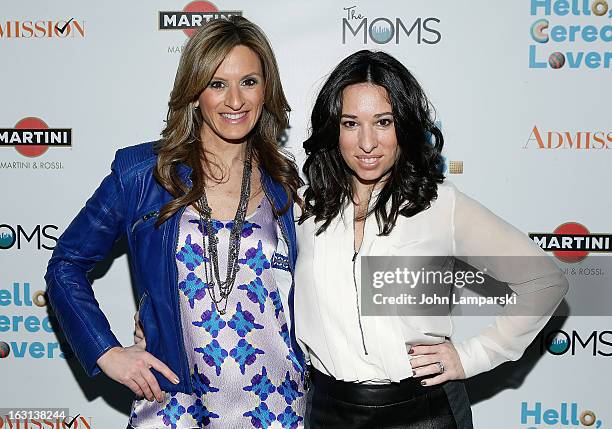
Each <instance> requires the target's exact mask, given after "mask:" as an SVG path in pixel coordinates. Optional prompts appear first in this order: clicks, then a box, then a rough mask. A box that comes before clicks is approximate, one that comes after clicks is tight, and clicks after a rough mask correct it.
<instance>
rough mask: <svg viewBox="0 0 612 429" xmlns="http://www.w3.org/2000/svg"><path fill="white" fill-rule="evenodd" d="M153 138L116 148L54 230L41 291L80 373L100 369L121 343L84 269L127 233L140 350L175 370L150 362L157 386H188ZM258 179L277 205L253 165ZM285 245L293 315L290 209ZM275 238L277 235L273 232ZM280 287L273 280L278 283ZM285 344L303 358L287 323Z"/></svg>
mask: <svg viewBox="0 0 612 429" xmlns="http://www.w3.org/2000/svg"><path fill="white" fill-rule="evenodd" d="M153 144H154V143H145V144H141V145H138V146H132V147H128V148H125V149H120V150H119V151H117V153H116V155H115V160H114V162H113V165H112V167H111V173H110V174H109V175H108V176H107V177H106V178H105V179H104V180H103V181H102V183H101V184H100V187H99V188H98V189H97V190H96V192H95V193H94V194H93V196H92V197H91V198H90V199H89V200H88V201H87V203H86V205H85V207H84V208H83V209H82V210H81V211H80V212H79V214H78V215H77V216H76V218H75V219H74V220H73V221H72V223H71V224H70V226H68V228H67V229H66V231H65V232H64V233H63V234H62V236H61V237H60V239H59V241H58V244H57V246H56V248H55V251H54V252H53V256H52V257H51V260H50V261H49V266H48V267H47V274H46V275H45V280H46V281H47V296H48V299H49V302H50V303H51V306H52V307H53V309H54V310H55V313H56V316H57V318H58V320H59V323H60V325H61V327H62V329H63V331H64V333H65V335H66V338H67V340H68V342H69V343H70V345H71V346H72V349H73V351H74V353H75V355H76V356H77V358H78V359H79V361H80V362H81V364H82V365H83V367H84V368H85V371H86V372H87V374H88V375H90V376H94V375H96V374H98V373H99V372H100V368H99V367H98V366H97V364H96V361H97V360H98V358H99V357H100V356H102V355H103V354H104V353H105V352H106V351H107V350H109V349H110V348H112V347H115V346H121V344H120V343H119V341H118V340H117V338H116V337H115V335H114V334H113V333H112V331H111V329H110V325H109V323H108V320H107V319H106V317H105V316H104V314H103V313H102V311H101V310H100V308H99V306H98V303H97V301H96V299H95V297H94V293H93V289H92V287H91V284H90V282H89V281H88V280H87V277H86V274H87V272H89V271H90V270H91V269H92V268H93V267H94V265H95V264H96V263H97V262H98V261H100V260H102V259H104V258H105V257H106V255H107V254H108V252H109V251H110V250H111V248H112V247H113V244H114V243H115V241H116V240H117V239H119V238H121V237H122V236H124V235H126V236H127V241H128V246H129V253H130V263H131V268H132V272H133V275H134V277H135V280H136V286H137V290H138V295H139V317H140V320H141V321H142V324H143V327H144V332H145V336H146V339H147V351H148V352H150V353H151V354H153V355H154V356H155V357H157V358H158V359H159V360H161V361H162V362H164V363H165V364H166V365H168V367H169V368H170V369H171V370H172V371H174V372H175V374H177V375H178V376H179V379H180V383H179V384H178V385H174V384H172V383H171V382H170V381H168V380H167V379H166V378H165V377H164V376H162V375H161V374H160V373H158V372H157V371H155V370H154V369H152V370H151V371H153V373H154V375H155V377H156V378H157V381H158V382H159V385H160V387H161V389H162V390H164V391H166V392H177V391H178V392H184V393H191V392H192V390H193V389H192V385H191V377H190V372H189V365H188V362H187V355H186V353H185V346H184V343H183V335H182V332H181V328H180V327H181V323H180V317H181V316H180V311H179V304H178V273H177V267H176V261H175V251H176V246H177V240H178V233H179V231H178V225H179V221H180V218H181V215H182V213H183V210H180V211H179V212H177V213H176V214H175V215H174V216H172V217H171V218H170V219H169V220H168V221H166V222H164V223H163V224H162V225H161V226H160V227H159V228H156V227H155V226H154V224H155V221H156V219H157V213H158V212H159V210H160V209H161V208H162V207H163V206H164V205H165V204H166V203H168V202H169V201H170V200H172V196H171V195H170V194H169V193H168V192H167V191H166V190H165V189H164V188H163V187H161V186H160V185H159V184H158V182H157V181H156V180H155V178H154V177H153V169H154V166H155V164H156V161H157V156H156V154H155V153H154V152H153ZM190 173H191V169H190V168H189V167H187V166H186V165H181V166H180V168H179V174H180V176H181V179H182V180H183V181H184V182H185V183H186V184H187V185H189V186H190V185H191V181H190V179H189V177H190ZM261 173H262V175H261V177H262V185H263V189H264V192H265V194H266V196H267V198H268V199H270V200H271V201H272V202H273V203H274V205H275V207H284V205H285V203H286V201H287V195H286V192H285V190H284V188H283V187H282V186H281V185H279V184H278V183H276V182H274V181H273V180H272V179H271V178H270V176H269V175H268V174H266V173H265V171H263V170H262V171H261ZM278 223H279V227H280V230H281V232H282V236H283V237H282V239H283V240H284V241H285V244H286V247H285V249H287V250H288V262H289V264H288V265H289V272H290V273H291V275H290V276H286V278H287V279H289V278H290V280H289V281H290V282H291V285H290V286H289V285H286V286H287V287H286V289H287V290H289V293H288V303H289V316H290V320H293V295H294V294H293V289H294V288H293V273H294V267H295V260H296V257H297V246H296V236H295V225H294V220H293V210H291V209H289V210H287V211H286V212H285V213H284V214H283V215H282V216H280V217H279V218H278ZM279 240H280V238H279ZM279 288H280V286H279ZM290 334H291V343H292V349H293V352H294V353H295V357H296V359H297V362H298V363H299V364H300V365H301V367H302V368H304V357H303V353H302V351H301V349H300V348H299V346H298V344H297V342H296V338H295V327H294V326H293V323H291V330H290Z"/></svg>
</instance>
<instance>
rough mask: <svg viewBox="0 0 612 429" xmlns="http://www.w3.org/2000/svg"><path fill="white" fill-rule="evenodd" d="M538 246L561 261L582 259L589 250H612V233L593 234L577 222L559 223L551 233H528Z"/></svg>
mask: <svg viewBox="0 0 612 429" xmlns="http://www.w3.org/2000/svg"><path fill="white" fill-rule="evenodd" d="M529 238H531V239H532V240H533V241H534V242H535V243H536V244H537V245H538V246H540V247H541V248H542V249H543V250H546V251H547V252H552V253H553V255H555V257H556V258H557V259H559V260H560V261H563V262H568V263H576V262H580V261H582V260H583V259H584V258H586V257H587V256H588V255H589V252H612V234H594V233H591V232H589V230H588V229H587V228H586V226H584V225H582V224H579V223H577V222H568V223H564V224H563V225H559V226H558V227H557V228H556V229H555V230H554V231H553V232H552V234H551V233H543V232H533V233H529Z"/></svg>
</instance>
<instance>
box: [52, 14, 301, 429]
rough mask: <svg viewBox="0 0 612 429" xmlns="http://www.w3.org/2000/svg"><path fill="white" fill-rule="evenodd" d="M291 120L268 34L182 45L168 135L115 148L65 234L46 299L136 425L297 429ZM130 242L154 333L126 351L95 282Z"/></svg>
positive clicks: (240, 21) (147, 323) (295, 183)
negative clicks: (281, 142) (121, 394)
mask: <svg viewBox="0 0 612 429" xmlns="http://www.w3.org/2000/svg"><path fill="white" fill-rule="evenodd" d="M288 111H289V106H288V104H287V101H286V98H285V95H284V93H283V89H282V86H281V83H280V79H279V73H278V68H277V64H276V60H275V57H274V54H273V52H272V49H271V47H270V45H269V43H268V41H267V39H266V37H265V35H264V34H263V32H262V31H261V29H259V27H257V26H256V25H254V24H252V23H251V22H249V21H248V20H246V19H244V18H241V17H232V18H231V19H229V20H215V21H212V22H210V23H208V24H207V25H206V26H204V27H203V28H202V29H200V30H199V31H198V32H197V33H195V35H193V36H192V37H191V38H190V40H189V41H188V42H187V44H186V46H185V48H184V50H183V53H182V56H181V60H180V63H179V67H178V71H177V74H176V79H175V82H174V88H173V90H172V93H171V95H170V102H169V108H168V115H167V123H166V127H165V129H164V130H163V132H162V139H161V140H160V141H157V142H154V143H147V144H143V145H139V146H133V147H129V148H125V149H121V150H119V151H118V152H117V154H116V156H115V161H114V163H113V166H112V171H111V174H110V175H109V176H107V177H106V178H105V179H104V181H103V182H102V184H101V185H100V187H99V188H98V189H97V191H96V192H95V193H94V195H93V196H92V197H91V198H90V200H89V201H88V202H87V204H86V206H85V207H84V208H83V209H82V210H81V212H80V213H79V214H78V215H77V217H76V218H75V219H74V221H73V222H72V223H71V224H70V226H69V227H68V228H67V230H66V231H65V233H64V234H63V235H62V237H61V238H60V239H59V242H58V245H57V247H56V249H55V251H54V253H53V256H52V258H51V260H50V262H49V266H48V270H47V275H46V280H47V285H48V288H47V294H48V297H49V300H50V303H51V305H52V306H53V309H54V311H55V313H56V315H57V317H58V320H59V322H60V324H61V326H62V328H63V331H64V332H65V334H66V337H67V339H68V341H69V343H70V344H71V346H72V349H73V350H74V352H75V354H76V356H77V358H78V359H79V361H80V362H81V364H82V365H83V367H84V368H85V370H86V372H87V373H88V374H89V375H90V376H93V375H96V374H97V373H99V372H100V371H103V372H104V373H105V374H106V375H108V376H109V377H110V378H112V379H113V380H115V381H117V382H119V383H121V384H124V385H125V386H127V387H128V388H130V389H131V390H132V391H133V392H134V393H135V394H136V395H138V396H140V397H142V396H144V397H145V398H146V400H144V399H139V400H135V401H134V404H133V406H132V414H131V416H130V425H131V427H134V428H163V427H171V428H173V429H175V428H198V427H202V426H206V427H210V428H238V427H239V428H246V427H259V428H262V427H269V426H270V425H272V424H273V423H274V424H275V425H276V426H282V427H284V428H297V427H299V426H301V425H302V423H301V422H302V421H303V417H302V416H303V411H304V403H305V396H304V391H303V387H302V386H303V355H302V353H301V351H300V348H299V346H297V343H296V339H295V335H294V327H293V325H292V324H291V318H290V313H292V309H293V268H294V264H295V258H296V255H297V248H296V243H295V226H294V221H293V210H292V206H293V203H294V202H295V201H299V198H298V196H297V193H296V192H297V188H298V187H299V186H300V184H301V180H300V178H299V175H298V171H297V168H296V166H295V164H294V162H293V161H292V159H290V158H288V157H287V156H286V154H285V153H283V152H282V151H281V150H280V149H279V146H278V143H277V142H278V139H279V137H280V136H281V134H282V133H283V132H284V130H285V129H286V128H287V126H288ZM120 237H127V242H128V246H129V255H130V263H131V268H132V272H133V273H134V277H135V280H136V287H137V291H138V295H139V302H140V303H139V320H140V323H141V325H142V328H143V330H144V333H145V334H146V341H143V342H142V344H140V345H138V346H132V347H125V348H124V347H122V346H121V344H120V343H119V341H118V340H117V338H116V337H115V335H114V334H113V333H112V331H111V329H110V325H109V323H108V320H107V319H106V317H105V315H104V314H103V313H102V311H101V310H100V308H99V306H98V303H97V301H96V299H95V297H94V293H93V290H92V287H91V284H90V282H89V281H88V280H87V277H86V274H87V272H88V271H90V270H91V269H92V268H93V266H94V265H95V263H96V262H97V261H99V260H101V259H103V258H104V257H105V256H106V255H107V254H108V252H109V251H110V249H111V247H112V246H113V243H114V242H115V241H116V240H117V239H119V238H120ZM143 347H146V350H143ZM164 392H168V393H169V394H168V395H166V394H164ZM154 399H156V400H157V402H154V401H153V400H154Z"/></svg>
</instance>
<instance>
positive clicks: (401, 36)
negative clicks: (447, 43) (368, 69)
mask: <svg viewBox="0 0 612 429" xmlns="http://www.w3.org/2000/svg"><path fill="white" fill-rule="evenodd" d="M344 13H345V16H344V18H342V43H343V44H346V43H347V41H349V42H350V41H353V40H354V41H358V42H359V43H363V44H368V43H369V42H372V43H375V44H377V45H384V44H387V43H395V44H396V45H398V44H400V43H401V42H402V41H403V40H405V39H409V38H412V39H413V40H414V42H415V43H416V44H418V45H420V44H421V43H424V44H427V45H435V44H436V43H438V42H440V39H442V35H441V33H440V31H438V29H437V27H438V25H439V24H440V20H439V19H438V18H435V17H428V18H423V17H418V18H415V19H412V20H406V19H402V18H399V17H394V18H387V17H376V18H371V17H367V16H365V15H363V14H361V13H360V12H358V11H357V6H351V7H345V8H344Z"/></svg>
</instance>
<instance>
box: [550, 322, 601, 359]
mask: <svg viewBox="0 0 612 429" xmlns="http://www.w3.org/2000/svg"><path fill="white" fill-rule="evenodd" d="M539 337H540V354H544V353H549V354H552V355H555V356H561V355H565V354H569V355H571V356H575V355H576V354H577V353H580V352H581V351H584V352H586V353H588V354H590V355H591V356H605V357H610V356H612V331H591V332H588V333H582V334H580V333H578V332H577V331H574V330H573V331H569V332H566V331H562V330H559V329H557V330H554V331H550V332H548V333H546V334H544V333H541V334H540V335H539ZM584 352H583V353H584Z"/></svg>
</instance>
